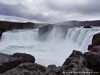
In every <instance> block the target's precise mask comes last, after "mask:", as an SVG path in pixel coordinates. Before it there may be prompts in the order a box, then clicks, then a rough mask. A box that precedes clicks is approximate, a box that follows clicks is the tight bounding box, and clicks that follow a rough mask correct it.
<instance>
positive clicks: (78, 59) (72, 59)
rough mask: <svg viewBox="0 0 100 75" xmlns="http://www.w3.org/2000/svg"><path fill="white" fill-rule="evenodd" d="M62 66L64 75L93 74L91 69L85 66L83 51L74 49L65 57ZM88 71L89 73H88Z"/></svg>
mask: <svg viewBox="0 0 100 75" xmlns="http://www.w3.org/2000/svg"><path fill="white" fill-rule="evenodd" d="M62 68H63V73H64V75H93V71H92V70H90V69H88V68H87V62H86V59H85V57H84V55H83V53H82V52H79V51H75V50H74V51H73V52H72V54H71V55H70V56H69V57H68V58H67V59H66V61H65V62H64V64H63V66H62ZM77 72H78V73H77ZM79 72H80V73H79ZM82 72H87V73H82ZM88 72H91V73H90V74H89V73H88ZM75 73H76V74H75Z"/></svg>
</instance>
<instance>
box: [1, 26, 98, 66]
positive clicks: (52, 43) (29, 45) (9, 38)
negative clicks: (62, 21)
mask: <svg viewBox="0 0 100 75" xmlns="http://www.w3.org/2000/svg"><path fill="white" fill-rule="evenodd" d="M96 33H100V28H99V27H93V28H82V27H80V28H78V27H76V28H69V29H68V31H67V30H64V29H63V28H60V27H54V28H53V29H52V30H50V32H49V33H48V35H45V36H43V37H46V39H45V40H43V41H41V40H39V38H38V37H39V34H38V29H23V30H11V31H7V32H4V33H3V34H2V37H1V41H0V52H3V53H7V54H13V53H15V52H22V53H28V54H32V55H33V56H35V58H36V62H37V63H39V64H42V65H45V66H47V65H49V64H56V65H59V66H60V65H62V64H63V62H64V61H65V59H66V58H67V57H68V56H69V55H70V54H71V52H72V51H73V49H76V50H80V51H82V52H86V51H87V48H88V45H89V44H91V41H92V37H93V35H94V34H96ZM46 34H47V33H46Z"/></svg>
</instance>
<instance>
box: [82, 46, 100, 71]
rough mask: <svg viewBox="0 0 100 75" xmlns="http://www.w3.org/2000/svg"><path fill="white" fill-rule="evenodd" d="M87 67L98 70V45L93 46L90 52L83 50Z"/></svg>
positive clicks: (99, 66)
mask: <svg viewBox="0 0 100 75" xmlns="http://www.w3.org/2000/svg"><path fill="white" fill-rule="evenodd" d="M84 56H85V58H86V60H87V66H88V68H90V69H92V70H94V71H96V72H100V46H95V47H93V48H92V49H91V51H90V52H85V53H84Z"/></svg>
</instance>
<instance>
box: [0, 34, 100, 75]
mask: <svg viewBox="0 0 100 75" xmlns="http://www.w3.org/2000/svg"><path fill="white" fill-rule="evenodd" d="M97 38H98V39H97ZM99 38H100V33H99V34H95V35H94V37H93V40H92V44H91V46H92V47H91V48H89V51H88V52H86V53H84V54H83V53H82V52H80V51H76V50H73V52H72V54H71V55H70V56H69V57H68V58H67V59H66V60H65V62H64V63H63V65H62V66H56V65H48V66H47V67H45V66H42V65H40V64H37V63H35V57H34V56H32V55H30V54H24V53H15V54H13V55H7V54H2V53H0V75H100V44H99V43H100V42H98V41H100V39H99ZM89 47H90V46H89Z"/></svg>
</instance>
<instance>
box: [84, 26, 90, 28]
mask: <svg viewBox="0 0 100 75" xmlns="http://www.w3.org/2000/svg"><path fill="white" fill-rule="evenodd" d="M84 28H92V27H91V26H84Z"/></svg>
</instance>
